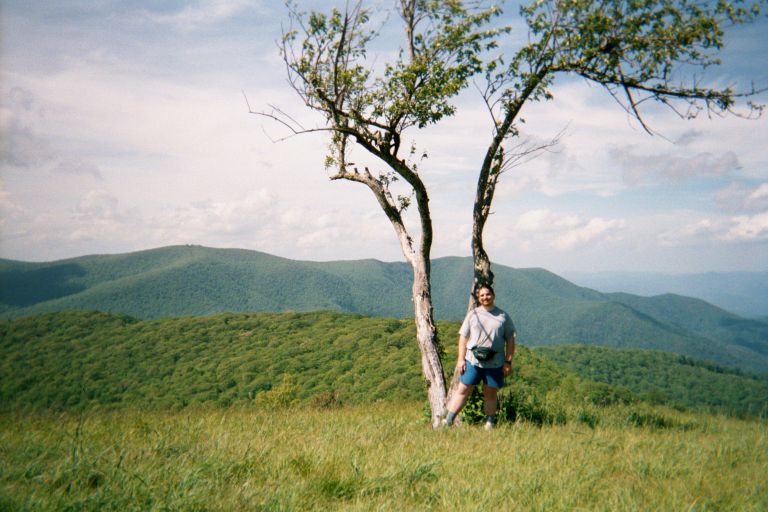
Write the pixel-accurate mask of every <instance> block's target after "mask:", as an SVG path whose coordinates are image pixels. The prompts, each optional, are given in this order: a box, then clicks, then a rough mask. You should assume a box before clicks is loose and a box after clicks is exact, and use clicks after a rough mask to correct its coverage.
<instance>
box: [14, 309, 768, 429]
mask: <svg viewBox="0 0 768 512" xmlns="http://www.w3.org/2000/svg"><path fill="white" fill-rule="evenodd" d="M457 328H458V324H457V323H456V322H440V323H439V329H440V332H441V333H442V338H443V340H446V339H447V340H448V341H447V342H445V341H444V342H443V344H444V345H445V356H444V359H443V360H444V362H445V364H446V365H448V366H450V365H451V364H452V362H453V361H454V360H455V339H454V338H455V332H456V329H457ZM538 350H540V351H541V352H538V351H537V352H532V351H531V350H529V349H527V348H526V347H520V348H519V349H518V352H517V356H516V359H515V370H514V377H513V382H514V385H513V386H511V387H510V389H509V390H507V391H508V392H511V393H523V395H524V396H525V397H527V398H526V399H530V397H534V398H535V399H536V400H539V401H541V402H542V403H544V402H546V401H547V400H549V399H550V398H551V397H557V402H558V403H560V404H563V403H566V404H571V405H573V406H579V405H580V404H582V405H583V404H596V405H606V404H611V403H615V402H617V401H621V402H631V401H634V400H636V399H637V397H640V398H644V399H650V400H653V401H656V402H659V403H670V404H673V405H678V406H684V407H688V408H701V407H704V408H711V409H714V410H717V411H720V412H728V413H734V414H740V415H759V414H765V411H766V404H767V403H768V394H767V393H766V390H767V389H768V380H766V379H764V378H763V379H760V378H756V377H752V376H749V375H742V374H739V373H734V372H726V371H724V370H723V369H719V368H713V367H707V366H706V365H704V364H702V363H697V362H695V361H693V360H689V359H685V358H680V357H679V356H672V355H666V354H660V353H656V352H647V351H619V350H612V349H599V350H598V349H591V350H590V349H589V347H581V348H579V347H564V348H560V347H553V348H548V347H544V348H541V349H538ZM542 354H543V355H544V356H545V357H542ZM550 358H551V360H552V362H550ZM420 368H421V367H420V365H419V354H418V349H417V347H416V343H415V328H414V326H413V322H412V321H410V320H403V319H395V318H382V317H377V318H373V317H364V316H360V315H352V314H347V313H335V312H312V313H280V314H278V313H258V314H256V313H251V314H246V313H237V314H234V313H225V314H219V315H215V316H209V317H186V318H173V319H165V320H137V319H135V318H131V317H127V316H124V315H113V314H107V313H99V312H65V313H53V314H46V315H41V316H38V317H28V318H24V319H19V320H12V321H0V412H9V411H19V410H27V409H64V410H66V409H80V408H82V407H92V406H100V407H110V408H123V407H132V406H139V407H142V408H150V409H165V408H169V407H170V408H179V407H185V406H188V405H191V404H215V405H222V406H226V405H230V404H233V403H237V402H247V401H252V400H255V401H257V402H267V403H272V402H289V401H293V400H298V401H303V402H309V403H316V404H319V405H323V406H328V405H334V404H336V405H338V404H343V403H346V404H357V403H370V402H375V401H378V400H386V401H392V400H394V401H419V400H423V398H424V396H425V395H424V383H423V378H422V375H421V369H420ZM447 371H449V370H447ZM577 373H578V374H582V375H584V377H583V378H580V377H578V376H577ZM536 397H537V398H536Z"/></svg>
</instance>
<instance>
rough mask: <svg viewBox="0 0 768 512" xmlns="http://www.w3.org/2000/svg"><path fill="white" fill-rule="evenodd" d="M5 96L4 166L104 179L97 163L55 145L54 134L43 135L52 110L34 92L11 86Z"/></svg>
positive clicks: (0, 153) (0, 161) (0, 149)
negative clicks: (52, 136) (51, 135)
mask: <svg viewBox="0 0 768 512" xmlns="http://www.w3.org/2000/svg"><path fill="white" fill-rule="evenodd" d="M2 98H3V99H2V100H0V119H2V121H1V124H0V127H1V128H2V134H3V136H2V142H1V144H2V145H0V166H2V168H3V169H5V170H18V171H22V172H41V171H49V172H53V173H65V174H84V175H90V176H92V177H94V178H101V171H100V169H99V168H98V166H96V165H95V164H94V163H92V162H89V161H87V160H85V159H83V158H80V157H79V156H77V155H76V154H72V153H71V152H68V151H67V150H65V149H63V148H59V147H55V145H54V143H53V142H52V141H51V138H50V136H46V135H44V134H41V132H42V133H44V132H45V128H46V123H47V121H48V120H49V119H50V114H51V113H50V112H49V111H48V109H47V107H46V106H44V105H42V104H41V102H40V101H39V100H38V99H37V98H36V97H35V95H34V94H33V93H32V91H30V90H28V89H26V88H23V87H11V88H10V89H9V90H7V91H3V94H2Z"/></svg>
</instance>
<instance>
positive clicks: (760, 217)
mask: <svg viewBox="0 0 768 512" xmlns="http://www.w3.org/2000/svg"><path fill="white" fill-rule="evenodd" d="M731 221H732V223H733V224H732V225H731V227H730V228H729V229H728V231H727V233H725V235H723V239H724V240H727V241H734V242H740V241H741V242H753V241H764V240H768V212H763V213H759V214H757V215H740V216H738V217H733V219H731Z"/></svg>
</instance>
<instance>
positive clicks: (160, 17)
mask: <svg viewBox="0 0 768 512" xmlns="http://www.w3.org/2000/svg"><path fill="white" fill-rule="evenodd" d="M252 6H253V1H252V0H199V1H197V2H194V3H192V4H188V5H185V6H184V7H183V8H182V9H181V10H179V11H176V12H171V13H159V12H149V11H145V13H144V16H145V17H146V18H147V19H149V20H150V21H153V22H155V23H160V24H164V25H170V26H172V27H173V28H175V29H177V30H180V31H183V32H189V31H193V30H197V29H199V28H202V27H206V26H211V25H216V24H218V23H222V22H224V21H227V20H228V19H230V18H232V17H234V16H236V15H237V14H239V13H240V12H242V11H243V10H245V9H248V8H251V7H252Z"/></svg>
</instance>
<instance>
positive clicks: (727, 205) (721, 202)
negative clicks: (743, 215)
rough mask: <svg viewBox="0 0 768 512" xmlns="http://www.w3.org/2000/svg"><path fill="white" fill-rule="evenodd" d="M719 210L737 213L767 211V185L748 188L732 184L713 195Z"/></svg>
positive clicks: (735, 183) (736, 183)
mask: <svg viewBox="0 0 768 512" xmlns="http://www.w3.org/2000/svg"><path fill="white" fill-rule="evenodd" d="M715 201H716V203H717V205H718V206H719V207H720V208H723V209H726V210H731V211H738V212H757V211H762V210H766V209H768V183H760V184H759V185H757V186H753V187H750V186H748V185H746V184H744V183H738V182H733V183H731V184H729V185H728V186H727V187H724V188H722V189H720V190H719V191H718V192H717V194H716V195H715Z"/></svg>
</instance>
